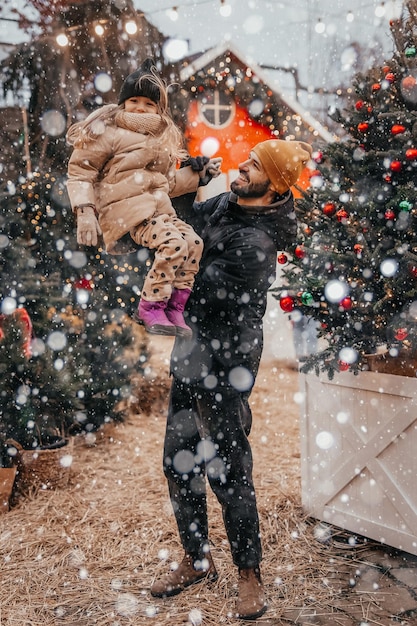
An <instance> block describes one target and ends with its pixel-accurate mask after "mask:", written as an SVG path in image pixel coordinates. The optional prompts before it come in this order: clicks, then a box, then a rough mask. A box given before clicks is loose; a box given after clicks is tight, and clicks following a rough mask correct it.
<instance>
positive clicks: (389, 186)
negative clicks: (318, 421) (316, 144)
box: [274, 0, 417, 377]
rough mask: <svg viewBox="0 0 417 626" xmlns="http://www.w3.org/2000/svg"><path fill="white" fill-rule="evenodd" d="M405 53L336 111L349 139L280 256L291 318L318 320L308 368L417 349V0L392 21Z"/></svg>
mask: <svg viewBox="0 0 417 626" xmlns="http://www.w3.org/2000/svg"><path fill="white" fill-rule="evenodd" d="M391 29H392V34H393V39H394V41H395V45H396V51H395V53H394V54H393V57H392V58H391V59H390V60H388V61H387V62H385V63H383V64H381V66H380V67H375V68H373V69H372V70H371V71H369V72H368V73H367V74H365V75H358V76H357V77H356V78H355V81H354V93H355V98H354V99H353V100H352V102H350V103H349V104H348V105H347V107H346V108H344V109H342V110H336V111H335V112H334V113H333V114H332V118H333V119H335V120H336V121H337V122H338V123H339V124H340V125H341V127H342V130H343V133H344V134H343V133H342V134H341V135H343V138H342V139H341V140H340V141H338V142H335V143H332V144H329V145H328V146H326V147H325V148H324V149H323V150H322V151H317V152H316V153H315V154H314V155H313V158H314V161H315V169H314V171H313V172H312V176H311V185H310V188H309V190H308V191H307V192H306V193H305V194H303V197H302V199H301V200H300V201H299V202H298V207H297V210H298V217H299V220H300V229H299V235H298V241H297V244H296V246H295V247H294V249H293V251H292V256H291V257H289V258H287V256H286V255H285V254H281V255H280V256H279V257H278V262H279V263H281V264H282V266H283V275H284V279H285V287H284V288H282V289H276V290H275V291H274V295H275V297H276V298H277V299H279V301H280V305H281V308H282V309H283V310H284V311H286V312H291V315H292V316H295V317H297V315H298V316H299V315H305V316H310V317H312V318H313V319H314V320H316V321H317V322H319V327H320V328H319V337H320V342H319V345H320V349H319V351H318V352H317V353H316V354H314V355H311V356H310V357H309V358H308V360H307V362H306V363H305V364H304V365H303V367H302V371H305V372H307V371H310V370H312V369H314V370H315V371H316V373H317V374H318V373H319V372H320V371H327V373H328V375H329V376H330V377H332V376H333V374H334V372H336V371H340V370H350V371H353V372H355V373H357V372H359V371H360V370H362V369H366V368H367V362H368V357H367V355H370V354H375V353H381V352H383V353H385V354H386V355H389V356H390V357H396V358H399V357H401V358H403V357H404V355H406V356H411V357H412V356H413V355H414V352H415V350H416V348H417V188H416V185H415V181H416V175H417V2H416V1H415V0H412V1H408V2H405V7H404V15H403V18H402V19H401V20H398V21H395V22H392V24H391Z"/></svg>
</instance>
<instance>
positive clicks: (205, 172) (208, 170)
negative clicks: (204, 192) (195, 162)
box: [198, 157, 223, 186]
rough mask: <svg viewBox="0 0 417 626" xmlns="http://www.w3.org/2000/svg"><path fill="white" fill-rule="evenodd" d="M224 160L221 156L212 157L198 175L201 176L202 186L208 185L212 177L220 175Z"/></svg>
mask: <svg viewBox="0 0 417 626" xmlns="http://www.w3.org/2000/svg"><path fill="white" fill-rule="evenodd" d="M222 160H223V159H222V158H221V157H217V158H215V159H210V160H209V162H208V163H207V164H206V165H205V166H204V167H203V169H202V170H201V172H199V173H198V175H199V176H200V186H201V185H208V183H209V182H210V181H211V179H212V178H217V176H220V174H221V170H220V166H221V164H222Z"/></svg>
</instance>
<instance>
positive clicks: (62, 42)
mask: <svg viewBox="0 0 417 626" xmlns="http://www.w3.org/2000/svg"><path fill="white" fill-rule="evenodd" d="M56 42H57V44H58V46H61V48H65V46H68V44H69V39H68V37H67V36H66V34H65V33H59V35H57V36H56Z"/></svg>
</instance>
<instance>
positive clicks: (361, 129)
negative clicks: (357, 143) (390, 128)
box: [358, 122, 369, 133]
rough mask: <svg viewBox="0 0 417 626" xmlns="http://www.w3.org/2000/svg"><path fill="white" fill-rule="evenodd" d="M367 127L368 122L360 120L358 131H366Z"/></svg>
mask: <svg viewBox="0 0 417 626" xmlns="http://www.w3.org/2000/svg"><path fill="white" fill-rule="evenodd" d="M368 128H369V124H368V122H361V123H360V124H358V131H359V132H360V133H366V131H367V130H368Z"/></svg>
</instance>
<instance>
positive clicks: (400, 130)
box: [391, 124, 405, 135]
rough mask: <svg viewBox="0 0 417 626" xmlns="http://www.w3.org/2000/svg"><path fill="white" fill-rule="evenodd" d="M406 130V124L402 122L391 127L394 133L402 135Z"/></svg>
mask: <svg viewBox="0 0 417 626" xmlns="http://www.w3.org/2000/svg"><path fill="white" fill-rule="evenodd" d="M404 131H405V126H403V125H402V124H394V125H393V126H392V128H391V134H392V135H400V134H401V133H403V132H404Z"/></svg>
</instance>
